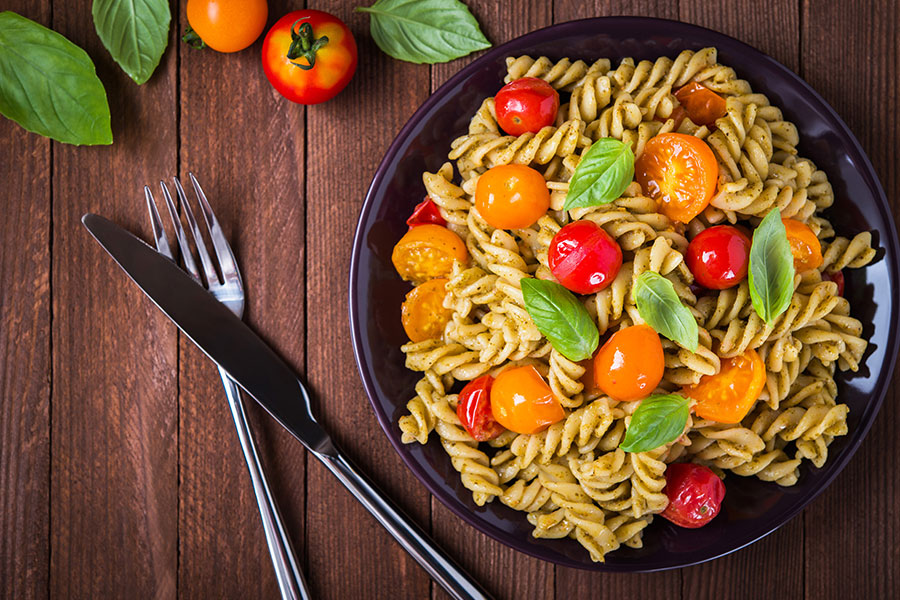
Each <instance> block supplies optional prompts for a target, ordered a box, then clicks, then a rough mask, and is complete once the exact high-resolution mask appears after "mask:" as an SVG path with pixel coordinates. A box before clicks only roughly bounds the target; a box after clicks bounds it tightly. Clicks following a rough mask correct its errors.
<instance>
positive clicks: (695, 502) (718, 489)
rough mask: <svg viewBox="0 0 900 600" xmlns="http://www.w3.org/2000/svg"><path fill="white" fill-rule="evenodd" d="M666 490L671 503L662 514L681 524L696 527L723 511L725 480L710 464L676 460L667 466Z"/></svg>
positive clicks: (680, 525) (690, 527)
mask: <svg viewBox="0 0 900 600" xmlns="http://www.w3.org/2000/svg"><path fill="white" fill-rule="evenodd" d="M665 492H666V496H668V497H669V505H668V506H667V507H666V510H664V511H663V512H662V516H663V517H664V518H666V519H668V520H670V521H672V522H673V523H675V524H676V525H678V526H679V527H687V528H688V529H696V528H697V527H703V526H704V525H706V524H707V523H709V522H710V521H712V520H713V517H715V516H716V515H717V514H719V508H720V507H721V506H722V499H723V498H725V484H724V483H722V480H721V479H719V478H718V477H717V476H716V474H715V473H713V472H712V471H711V470H710V469H709V467H704V466H703V465H695V464H693V463H674V464H671V465H669V466H668V467H667V468H666V487H665Z"/></svg>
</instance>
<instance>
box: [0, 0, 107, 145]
mask: <svg viewBox="0 0 900 600" xmlns="http://www.w3.org/2000/svg"><path fill="white" fill-rule="evenodd" d="M0 114H2V115H3V116H5V117H6V118H7V119H12V120H13V121H15V122H16V123H18V124H19V125H21V126H22V127H24V128H25V129H27V130H28V131H32V132H34V133H37V134H40V135H43V136H46V137H50V138H53V139H54V140H57V141H60V142H65V143H66V144H111V143H112V130H111V129H110V123H109V104H108V103H107V101H106V90H104V89H103V84H102V83H100V80H99V79H98V78H97V73H96V71H95V70H94V63H93V62H91V59H90V57H89V56H88V55H87V53H86V52H85V51H84V50H82V49H81V48H79V47H78V46H76V45H75V44H73V43H72V42H70V41H69V40H67V39H66V38H64V37H63V36H61V35H60V34H58V33H56V32H55V31H52V30H50V29H47V28H46V27H44V26H43V25H39V24H38V23H35V22H34V21H32V20H30V19H26V18H25V17H23V16H21V15H17V14H16V13H14V12H9V11H5V12H0Z"/></svg>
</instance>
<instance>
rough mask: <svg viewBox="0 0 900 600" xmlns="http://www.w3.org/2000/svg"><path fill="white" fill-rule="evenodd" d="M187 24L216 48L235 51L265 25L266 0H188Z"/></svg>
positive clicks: (253, 39) (259, 32)
mask: <svg viewBox="0 0 900 600" xmlns="http://www.w3.org/2000/svg"><path fill="white" fill-rule="evenodd" d="M185 12H186V13H187V20H188V24H189V25H190V26H191V29H193V30H194V33H196V34H197V35H198V36H200V39H201V40H203V42H204V43H205V44H206V45H207V46H209V47H210V48H212V49H213V50H217V51H219V52H237V51H238V50H243V49H244V48H246V47H247V46H249V45H250V44H252V43H253V42H255V41H256V38H258V37H259V34H261V33H262V31H263V29H265V27H266V17H268V15H269V7H268V5H267V4H266V0H188V3H187V7H186V8H185Z"/></svg>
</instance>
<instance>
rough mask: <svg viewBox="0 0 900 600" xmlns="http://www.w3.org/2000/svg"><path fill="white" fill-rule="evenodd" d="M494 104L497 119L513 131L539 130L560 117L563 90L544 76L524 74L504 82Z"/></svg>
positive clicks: (509, 131)
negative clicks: (556, 88) (560, 95)
mask: <svg viewBox="0 0 900 600" xmlns="http://www.w3.org/2000/svg"><path fill="white" fill-rule="evenodd" d="M494 105H495V107H496V110H497V123H498V124H499V125H500V127H501V128H502V129H503V131H505V132H506V133H508V134H509V135H522V134H523V133H528V132H531V133H537V132H538V131H540V130H541V129H543V128H544V127H546V126H547V125H553V122H554V121H555V120H556V111H557V110H559V93H558V92H557V91H556V90H554V89H553V87H552V86H551V85H550V84H549V83H547V82H546V81H544V80H543V79H538V78H536V77H524V78H522V79H516V80H515V81H511V82H509V83H507V84H506V85H504V86H503V87H502V88H501V89H500V91H499V92H497V96H496V97H495V98H494Z"/></svg>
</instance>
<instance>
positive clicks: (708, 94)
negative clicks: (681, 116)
mask: <svg viewBox="0 0 900 600" xmlns="http://www.w3.org/2000/svg"><path fill="white" fill-rule="evenodd" d="M675 98H676V99H677V100H678V102H680V103H681V105H682V106H683V107H684V110H685V111H686V112H687V116H688V117H690V119H691V121H693V122H694V123H696V124H697V125H706V126H707V127H710V126H712V125H715V124H716V119H719V118H721V117H724V116H725V98H723V97H722V96H720V95H718V94H717V93H715V92H714V91H712V90H711V89H709V88H708V87H706V86H703V85H700V84H699V83H697V82H696V81H692V82H690V83H689V84H687V85H686V86H684V87H682V88H679V90H678V91H677V92H675Z"/></svg>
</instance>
